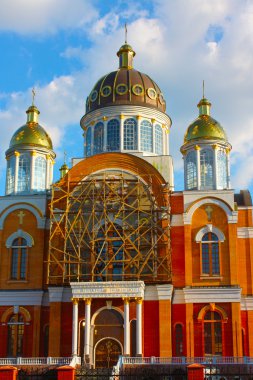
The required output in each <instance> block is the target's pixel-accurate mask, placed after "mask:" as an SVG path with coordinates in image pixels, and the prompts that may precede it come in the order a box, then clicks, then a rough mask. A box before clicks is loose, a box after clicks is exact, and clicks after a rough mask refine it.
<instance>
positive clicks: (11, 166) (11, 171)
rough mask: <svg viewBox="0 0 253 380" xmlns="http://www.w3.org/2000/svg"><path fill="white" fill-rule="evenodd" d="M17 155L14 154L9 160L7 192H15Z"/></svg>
mask: <svg viewBox="0 0 253 380" xmlns="http://www.w3.org/2000/svg"><path fill="white" fill-rule="evenodd" d="M15 161H16V158H15V156H12V157H10V158H9V159H8V161H7V184H6V194H11V193H14V184H15Z"/></svg>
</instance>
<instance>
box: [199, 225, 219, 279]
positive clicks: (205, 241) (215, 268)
mask: <svg viewBox="0 0 253 380" xmlns="http://www.w3.org/2000/svg"><path fill="white" fill-rule="evenodd" d="M201 251H202V274H203V275H209V276H217V275H220V257H219V239H218V236H217V235H216V234H214V233H213V232H207V233H206V234H205V235H204V236H203V237H202V241H201Z"/></svg>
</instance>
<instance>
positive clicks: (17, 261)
mask: <svg viewBox="0 0 253 380" xmlns="http://www.w3.org/2000/svg"><path fill="white" fill-rule="evenodd" d="M27 250H28V245H27V241H26V239H24V238H22V237H18V238H17V239H15V240H13V242H12V245H11V279H12V280H25V279H26V273H27Z"/></svg>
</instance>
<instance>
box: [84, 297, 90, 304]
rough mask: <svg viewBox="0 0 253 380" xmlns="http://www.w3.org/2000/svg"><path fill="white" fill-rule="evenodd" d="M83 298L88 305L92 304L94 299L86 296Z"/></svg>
mask: <svg viewBox="0 0 253 380" xmlns="http://www.w3.org/2000/svg"><path fill="white" fill-rule="evenodd" d="M83 300H84V301H85V304H86V305H90V304H91V301H92V298H84V299H83Z"/></svg>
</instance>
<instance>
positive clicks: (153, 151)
mask: <svg viewBox="0 0 253 380" xmlns="http://www.w3.org/2000/svg"><path fill="white" fill-rule="evenodd" d="M151 123H152V140H153V141H152V153H155V124H156V119H151Z"/></svg>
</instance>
